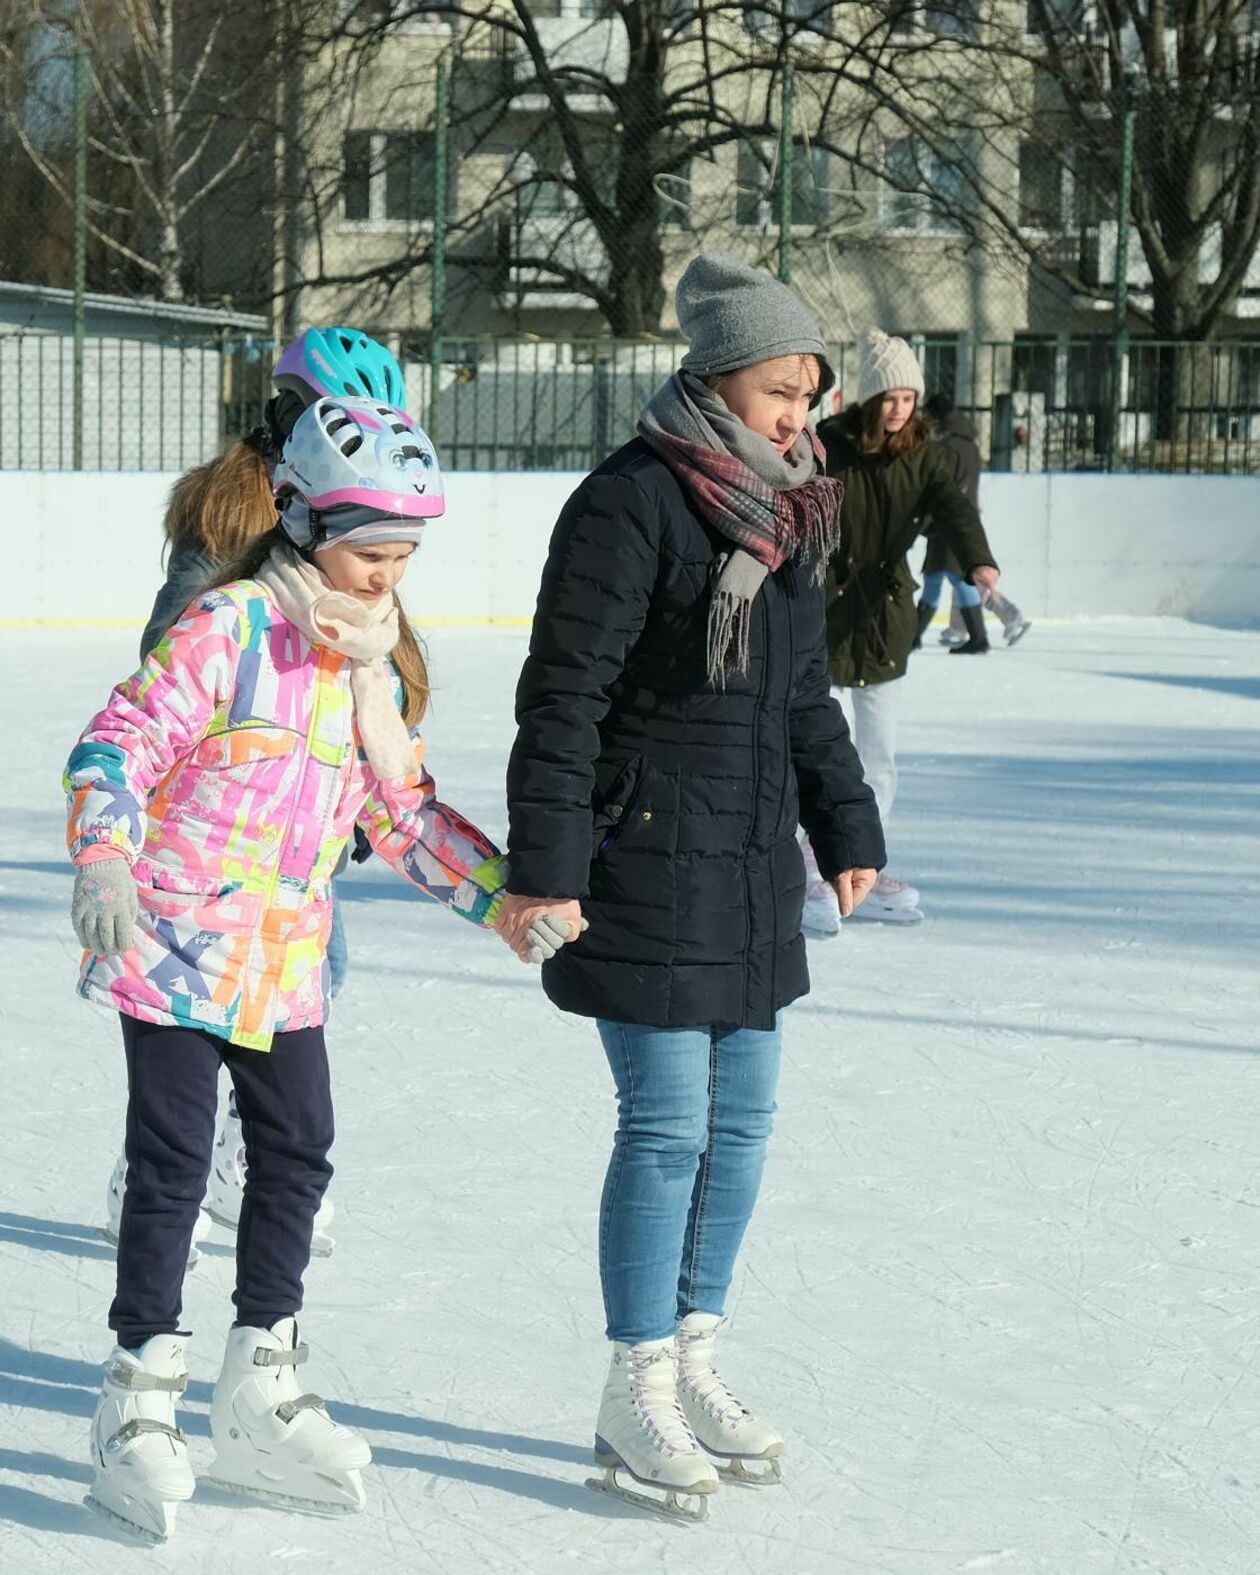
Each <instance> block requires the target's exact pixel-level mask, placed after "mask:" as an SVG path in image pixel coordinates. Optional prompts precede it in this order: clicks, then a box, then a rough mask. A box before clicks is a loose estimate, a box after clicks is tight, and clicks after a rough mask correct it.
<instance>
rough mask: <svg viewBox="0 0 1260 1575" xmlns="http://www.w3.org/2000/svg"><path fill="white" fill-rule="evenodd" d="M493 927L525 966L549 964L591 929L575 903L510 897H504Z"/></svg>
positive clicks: (578, 905)
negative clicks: (568, 944) (568, 943)
mask: <svg viewBox="0 0 1260 1575" xmlns="http://www.w3.org/2000/svg"><path fill="white" fill-rule="evenodd" d="M494 927H495V930H496V931H497V932H498V933H499V935H501V936H502V937H503V939H504V940H505V941H506V942H507V944H508V945H509V946H510V947H511V948H512V950H513V951H514V952H515V953H516V955H517V956H518V957H519V958H520V960H521V961H522V962H523V963H543V962H549V961H550V960H551V958H553V957H554V956H555V955H556V953H557V952H558V951H559V950H560V948H561V947H562V946H564V945H565V944H566V942H568V941H575V940H576V939H577V938H578V936H579V935H580V934H581V933H582V931H583V930H585V929H588V928H589V926H588V924H587V922H586V920H585V919H584V918H583V917H582V908H581V905H580V904H579V903H578V902H576V901H573V900H570V901H568V902H565V901H560V900H557V899H552V900H550V901H549V900H548V899H547V898H545V897H518V896H513V895H512V894H511V893H509V894H508V895H507V896H506V897H504V899H503V906H502V907H501V908H500V909H499V916H498V918H497V919H496V920H495V923H494Z"/></svg>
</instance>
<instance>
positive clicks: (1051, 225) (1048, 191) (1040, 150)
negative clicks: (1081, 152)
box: [1019, 142, 1063, 235]
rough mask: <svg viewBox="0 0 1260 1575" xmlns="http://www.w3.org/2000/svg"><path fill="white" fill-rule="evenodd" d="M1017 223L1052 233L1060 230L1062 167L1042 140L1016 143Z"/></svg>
mask: <svg viewBox="0 0 1260 1575" xmlns="http://www.w3.org/2000/svg"><path fill="white" fill-rule="evenodd" d="M1019 222H1020V227H1021V228H1022V229H1025V230H1049V231H1050V232H1051V234H1055V235H1057V234H1058V233H1059V232H1060V231H1061V230H1062V229H1063V166H1062V165H1061V164H1060V163H1059V161H1058V159H1057V158H1056V156H1055V153H1054V150H1053V149H1052V148H1048V147H1046V145H1045V144H1044V143H1042V142H1021V143H1020V145H1019Z"/></svg>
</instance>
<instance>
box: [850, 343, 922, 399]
mask: <svg viewBox="0 0 1260 1575" xmlns="http://www.w3.org/2000/svg"><path fill="white" fill-rule="evenodd" d="M891 388H912V389H913V390H914V392H915V393H916V394H917V395H918V396H919V398H920V399H922V398H923V396H924V394H925V393H926V392H927V390H926V388H925V386H924V382H923V368H922V367H921V366H920V365H919V358H918V356H917V355H915V353H914V351H913V350H912V349H911V348H910V346H909V345H908V344H907V343H906V341H905V340H904V339H898V338H896V337H895V336H894V335H892V334H886V333H885V332H884V330H883V329H882V328H872V329H871V331H870V332H869V333H868V334H867V336H866V343H865V344H864V345H863V346H862V357H861V361H860V362H859V365H858V392H857V402H858V404H859V405H864V404H865V403H866V401H867V400H868V399H874V398H875V397H876V396H877V395H879V394H886V393H887V392H888V391H889V389H891Z"/></svg>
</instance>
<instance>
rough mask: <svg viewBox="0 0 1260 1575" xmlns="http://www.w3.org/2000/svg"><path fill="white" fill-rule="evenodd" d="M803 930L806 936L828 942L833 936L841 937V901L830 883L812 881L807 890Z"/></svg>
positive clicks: (802, 917) (802, 915)
mask: <svg viewBox="0 0 1260 1575" xmlns="http://www.w3.org/2000/svg"><path fill="white" fill-rule="evenodd" d="M801 929H802V930H804V932H805V934H806V935H813V936H815V937H816V938H817V939H818V940H828V939H830V938H831V936H833V935H839V933H840V901H839V898H838V897H837V896H836V889H835V887H834V886H832V885H831V884H830V882H828V881H825V880H816V881H811V882H810V884H809V886H808V887H807V888H806V890H805V911H804V912H803V913H802V914H801Z"/></svg>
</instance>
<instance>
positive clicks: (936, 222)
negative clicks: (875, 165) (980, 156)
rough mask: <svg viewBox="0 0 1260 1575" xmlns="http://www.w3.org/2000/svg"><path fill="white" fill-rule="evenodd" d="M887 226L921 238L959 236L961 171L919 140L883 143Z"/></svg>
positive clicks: (904, 138)
mask: <svg viewBox="0 0 1260 1575" xmlns="http://www.w3.org/2000/svg"><path fill="white" fill-rule="evenodd" d="M884 171H885V175H886V179H887V184H886V185H885V187H884V227H885V228H886V229H889V230H895V231H901V232H903V233H916V234H920V235H956V234H958V232H959V230H960V229H961V228H962V226H961V225H960V224H959V222H958V218H957V213H958V210H959V209H960V208H961V207H962V198H963V179H962V171H961V170H960V169H959V167H958V164H957V163H956V162H955V161H953V160H952V159H946V158H944V157H943V156H942V155H941V154H940V153H938V152H937V151H936V150H935V149H934V148H930V147H927V146H926V145H925V144H924V143H922V142H920V141H919V139H918V138H917V137H895V138H892V139H890V140H889V141H888V142H886V143H885V144H884Z"/></svg>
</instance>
